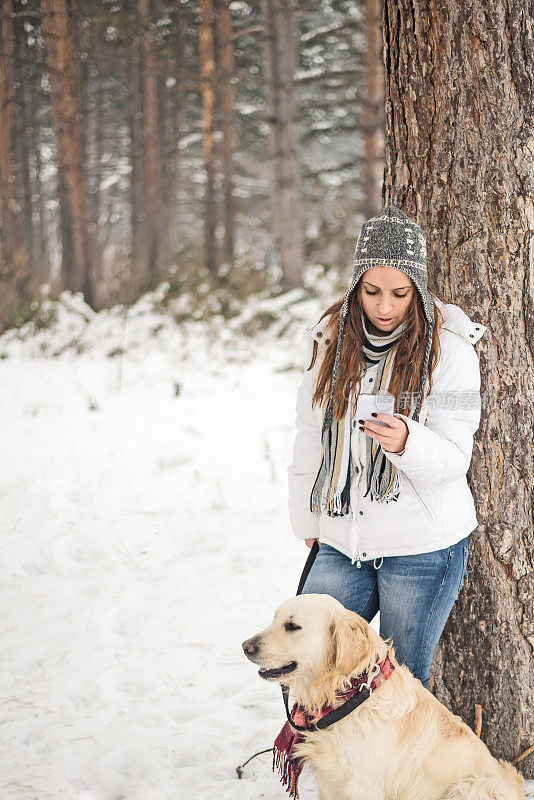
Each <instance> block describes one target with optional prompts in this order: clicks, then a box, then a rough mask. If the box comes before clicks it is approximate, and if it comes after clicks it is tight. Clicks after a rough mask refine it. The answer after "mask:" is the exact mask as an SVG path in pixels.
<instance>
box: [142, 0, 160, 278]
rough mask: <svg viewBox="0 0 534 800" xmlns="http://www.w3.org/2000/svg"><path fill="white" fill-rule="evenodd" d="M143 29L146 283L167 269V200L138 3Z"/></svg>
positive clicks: (150, 43) (146, 24)
mask: <svg viewBox="0 0 534 800" xmlns="http://www.w3.org/2000/svg"><path fill="white" fill-rule="evenodd" d="M137 11H138V16H139V22H140V25H141V52H142V71H141V74H142V84H143V141H144V175H145V181H144V203H145V220H144V226H143V233H144V239H145V247H146V255H147V272H146V275H145V277H146V279H147V280H149V279H150V278H153V277H154V276H155V275H156V274H157V273H158V272H159V271H160V270H161V268H162V265H163V252H162V250H163V247H162V244H163V235H162V234H163V230H162V222H163V216H162V215H163V200H162V180H161V153H160V147H159V132H158V86H157V70H156V61H155V58H154V35H153V31H152V29H151V27H150V5H149V0H137Z"/></svg>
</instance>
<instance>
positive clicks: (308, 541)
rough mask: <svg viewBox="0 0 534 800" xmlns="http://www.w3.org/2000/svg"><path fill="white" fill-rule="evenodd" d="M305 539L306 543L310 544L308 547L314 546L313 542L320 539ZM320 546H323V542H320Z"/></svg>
mask: <svg viewBox="0 0 534 800" xmlns="http://www.w3.org/2000/svg"><path fill="white" fill-rule="evenodd" d="M304 541H305V542H306V544H307V545H308V547H313V543H314V542H317V541H319V540H318V539H304ZM320 546H321V544H320V543H319V547H320Z"/></svg>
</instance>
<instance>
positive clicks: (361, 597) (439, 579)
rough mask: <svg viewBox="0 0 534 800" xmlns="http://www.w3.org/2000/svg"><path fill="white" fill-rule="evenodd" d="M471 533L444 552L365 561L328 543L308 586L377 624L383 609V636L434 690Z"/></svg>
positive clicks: (310, 591)
mask: <svg viewBox="0 0 534 800" xmlns="http://www.w3.org/2000/svg"><path fill="white" fill-rule="evenodd" d="M468 547H469V537H468V536H466V537H465V539H461V541H459V542H457V543H456V544H453V545H451V546H450V547H444V548H443V549H442V550H434V551H432V552H431V553H418V554H417V555H411V556H385V557H384V558H382V557H381V558H375V559H374V561H373V560H370V561H362V562H361V567H360V568H358V567H357V566H356V564H351V560H350V558H348V556H346V555H344V554H343V553H341V552H340V551H339V550H336V549H335V548H334V547H331V546H330V545H329V544H325V543H322V544H321V546H320V548H319V552H318V553H317V556H316V558H315V561H314V562H313V566H312V568H311V570H310V573H309V575H308V577H307V579H306V583H305V584H304V587H303V589H302V593H303V594H329V595H331V596H332V597H335V598H336V600H339V602H340V603H342V604H343V605H344V606H345V608H348V609H350V610H351V611H356V613H357V614H360V616H362V617H363V618H364V619H366V620H367V622H371V620H372V619H373V618H374V616H375V615H376V613H377V612H378V611H380V635H381V636H382V637H383V638H384V639H387V638H388V637H390V636H391V638H392V639H393V646H394V647H395V655H396V657H397V660H398V661H399V662H400V663H401V664H405V665H406V666H407V667H408V668H409V669H410V670H411V672H412V673H413V674H414V675H415V677H416V678H419V680H420V681H421V683H422V684H423V686H425V687H427V688H428V682H429V680H430V666H431V664H432V658H433V656H434V650H435V648H436V645H437V643H438V641H439V637H440V636H441V634H442V631H443V628H444V627H445V623H446V622H447V618H448V616H449V614H450V611H451V608H452V606H453V604H454V601H455V600H456V598H457V597H458V593H459V591H460V589H461V588H462V584H463V582H464V580H465V578H466V575H467V553H468Z"/></svg>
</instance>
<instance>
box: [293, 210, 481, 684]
mask: <svg viewBox="0 0 534 800" xmlns="http://www.w3.org/2000/svg"><path fill="white" fill-rule="evenodd" d="M485 330H486V327H485V326H484V325H480V324H478V323H474V322H472V321H471V320H470V319H469V317H468V316H467V315H466V314H465V313H464V312H463V311H462V310H461V309H460V308H458V306H455V305H452V304H447V305H445V304H443V303H442V302H441V301H440V300H439V299H438V298H437V297H436V296H435V295H434V294H432V293H431V292H430V291H429V289H428V285H427V267H426V240H425V235H424V233H423V231H422V230H421V228H420V227H419V226H418V225H417V224H416V223H415V222H414V221H413V220H411V219H410V218H409V217H407V216H406V215H405V214H404V213H403V212H402V211H400V210H399V209H397V208H395V207H394V206H387V207H386V208H385V209H384V210H383V211H382V212H381V214H379V215H378V216H376V217H373V218H372V219H370V220H368V221H367V222H366V223H365V224H364V225H363V227H362V230H361V233H360V236H359V238H358V243H357V245H356V252H355V259H354V275H353V279H352V282H351V285H350V287H349V290H348V292H347V293H346V295H344V297H343V298H341V299H340V300H338V301H337V302H335V303H333V304H332V305H331V306H330V307H329V308H328V309H327V310H326V311H325V312H324V313H323V314H322V315H321V318H320V319H319V321H318V322H317V323H316V324H312V325H311V326H309V327H308V329H307V334H308V336H309V342H310V351H309V355H310V357H311V364H310V366H309V367H308V369H307V370H306V371H305V373H304V377H303V380H302V383H301V386H300V388H299V391H298V396H297V406H296V411H297V419H296V425H297V435H296V439H295V444H294V451H293V461H292V464H291V465H290V466H289V469H288V476H289V512H290V519H291V525H292V528H293V532H294V534H295V536H296V537H297V538H299V539H304V540H305V541H306V544H307V545H308V546H309V547H311V546H312V544H313V543H314V541H315V540H316V539H317V540H318V542H319V545H320V546H319V550H318V552H317V556H316V558H315V561H314V562H313V566H312V568H311V570H310V572H309V574H308V576H307V579H306V582H305V584H304V587H303V590H302V591H303V593H312V592H317V593H325V594H330V595H332V596H333V597H335V598H336V599H337V600H339V601H340V602H341V603H343V605H344V606H346V608H349V609H351V610H352V611H356V612H357V613H358V614H360V615H361V616H362V617H364V618H365V619H366V620H367V621H368V622H370V621H371V620H372V619H373V617H374V616H375V615H376V613H377V612H378V611H380V634H381V635H382V636H383V637H385V638H388V637H391V638H392V640H393V645H394V647H395V652H396V655H397V658H398V659H399V660H400V661H401V662H402V663H404V664H406V665H407V666H408V667H409V668H410V670H411V671H412V672H413V674H414V675H415V676H416V677H417V678H419V679H420V680H421V682H422V683H423V685H424V686H426V687H428V682H429V679H430V666H431V663H432V658H433V655H434V650H435V647H436V644H437V642H438V640H439V637H440V636H441V633H442V631H443V628H444V626H445V622H446V621H447V617H448V616H449V613H450V611H451V608H452V605H453V603H454V601H455V600H456V598H457V596H458V593H459V591H460V588H461V586H462V584H463V581H464V580H465V578H466V575H467V571H466V569H467V555H468V536H469V533H470V532H471V531H473V530H474V529H475V528H476V527H477V524H478V521H477V517H476V512H475V506H474V502H473V496H472V494H471V491H470V489H469V486H468V483H467V480H466V473H467V470H468V469H469V465H470V462H471V455H472V449H473V435H474V433H475V431H476V430H477V428H478V425H479V422H480V370H479V362H478V356H477V353H476V351H475V349H474V347H473V345H474V344H475V342H477V341H478V340H479V339H480V337H481V336H482V334H483V333H484V331H485ZM360 393H361V394H375V395H384V394H385V393H389V394H391V395H393V396H394V397H395V409H396V410H395V412H394V413H393V414H386V413H381V412H377V413H376V414H373V420H371V419H363V418H361V417H360V418H359V419H358V415H357V414H356V413H355V410H356V403H357V400H358V396H359V394H360ZM379 423H385V425H383V424H382V425H381V424H379Z"/></svg>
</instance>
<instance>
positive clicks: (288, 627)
mask: <svg viewBox="0 0 534 800" xmlns="http://www.w3.org/2000/svg"><path fill="white" fill-rule="evenodd" d="M284 628H285V629H286V631H300V630H301V627H300V625H295V623H294V622H286V624H285V625H284Z"/></svg>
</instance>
